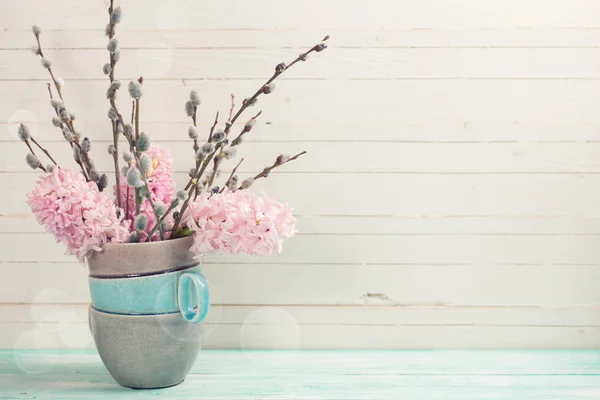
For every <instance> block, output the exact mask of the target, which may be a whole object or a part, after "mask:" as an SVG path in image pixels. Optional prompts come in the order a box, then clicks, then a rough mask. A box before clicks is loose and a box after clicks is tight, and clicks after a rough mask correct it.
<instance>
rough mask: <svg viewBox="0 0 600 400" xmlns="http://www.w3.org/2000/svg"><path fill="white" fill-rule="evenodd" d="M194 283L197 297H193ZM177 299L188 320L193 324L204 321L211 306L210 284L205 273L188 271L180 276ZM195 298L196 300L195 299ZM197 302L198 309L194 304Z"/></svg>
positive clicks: (194, 291)
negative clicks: (207, 282) (205, 277)
mask: <svg viewBox="0 0 600 400" xmlns="http://www.w3.org/2000/svg"><path fill="white" fill-rule="evenodd" d="M192 284H193V286H194V289H193V293H194V294H195V299H192V295H191V293H192ZM177 300H178V302H179V312H180V313H181V316H182V317H183V318H184V319H185V320H186V321H188V322H191V323H193V324H195V323H198V322H200V321H203V320H204V319H205V318H206V314H208V308H209V306H210V297H209V294H208V285H207V284H206V279H204V275H202V274H200V273H198V272H186V273H184V274H181V276H180V277H179V285H178V287H177ZM193 300H195V302H194V301H193ZM195 304H197V306H198V310H195V307H194V305H195Z"/></svg>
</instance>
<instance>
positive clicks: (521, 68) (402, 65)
mask: <svg viewBox="0 0 600 400" xmlns="http://www.w3.org/2000/svg"><path fill="white" fill-rule="evenodd" d="M315 40H318V39H315ZM312 45H313V43H312V42H308V43H307V44H306V47H307V48H310V46H312ZM298 52H299V50H298V49H297V48H293V49H277V50H272V49H248V50H247V49H214V50H213V49H206V50H205V49H201V50H199V49H190V50H187V49H186V50H182V49H171V48H168V47H166V46H159V47H157V48H156V49H138V50H131V51H125V50H123V56H122V58H121V61H120V62H119V64H118V67H117V77H120V78H122V79H132V78H134V77H136V76H139V75H143V76H144V78H146V79H160V78H184V79H198V78H203V79H238V78H247V79H259V78H262V77H263V76H266V75H267V74H269V73H270V72H271V71H272V70H273V68H274V66H275V65H277V64H278V63H280V62H282V61H286V62H287V61H288V60H293V59H295V58H296V57H297V56H298ZM45 55H46V57H48V58H49V59H50V60H52V62H53V69H54V71H59V73H60V74H61V76H62V77H63V78H64V79H102V78H103V76H104V75H103V73H102V65H104V64H105V63H106V62H108V60H109V58H108V52H107V51H106V49H98V50H48V51H46V52H45ZM506 60H513V62H510V63H506ZM599 66H600V52H599V51H598V49H597V48H589V49H586V48H562V49H556V48H552V49H534V48H522V49H505V48H496V49H489V48H487V49H480V48H475V49H456V48H453V49H443V48H442V49H427V48H420V49H416V48H412V49H399V48H393V49H377V48H375V49H336V48H335V47H333V46H332V48H331V49H328V50H327V51H326V52H324V53H322V54H319V55H316V56H313V57H311V59H310V62H306V63H303V64H301V65H300V66H298V67H295V68H294V71H293V72H290V73H289V74H290V75H289V76H292V77H294V78H305V79H325V78H327V79H388V78H389V79H423V78H430V79H432V78H519V79H526V78H535V79H545V78H563V79H564V78H586V79H591V78H595V79H597V78H599V77H600V72H598V71H599ZM47 74H48V72H47V71H46V70H45V69H44V68H41V66H40V64H39V60H38V59H36V58H35V57H33V56H32V54H31V51H30V50H29V49H26V50H15V51H2V52H0V76H2V77H10V79H11V80H14V79H23V80H25V79H47Z"/></svg>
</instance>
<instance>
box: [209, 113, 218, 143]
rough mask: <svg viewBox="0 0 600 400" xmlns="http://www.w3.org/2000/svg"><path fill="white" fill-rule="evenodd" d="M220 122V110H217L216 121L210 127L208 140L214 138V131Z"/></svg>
mask: <svg viewBox="0 0 600 400" xmlns="http://www.w3.org/2000/svg"><path fill="white" fill-rule="evenodd" d="M218 123H219V112H218V111H217V115H216V116H215V122H214V123H213V124H212V126H211V127H210V131H208V142H210V141H211V140H212V135H213V132H214V131H215V127H216V126H217V124H218Z"/></svg>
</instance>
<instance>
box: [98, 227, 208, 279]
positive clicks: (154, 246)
mask: <svg viewBox="0 0 600 400" xmlns="http://www.w3.org/2000/svg"><path fill="white" fill-rule="evenodd" d="M193 243H194V239H193V238H192V237H191V236H189V237H184V238H181V239H174V240H165V241H161V242H149V243H146V242H144V243H114V244H113V243H106V244H104V245H103V246H102V251H100V252H94V253H93V255H92V256H91V257H89V258H88V259H87V260H86V261H87V265H88V268H89V270H90V276H92V277H96V278H119V277H127V276H145V275H152V274H157V273H164V272H169V271H173V270H177V269H184V268H189V267H193V266H196V265H198V264H199V262H198V260H196V259H194V254H193V253H192V252H191V251H190V247H192V244H193Z"/></svg>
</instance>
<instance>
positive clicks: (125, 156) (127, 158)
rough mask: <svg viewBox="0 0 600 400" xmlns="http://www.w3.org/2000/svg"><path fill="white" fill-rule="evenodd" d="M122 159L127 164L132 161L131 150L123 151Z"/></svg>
mask: <svg viewBox="0 0 600 400" xmlns="http://www.w3.org/2000/svg"><path fill="white" fill-rule="evenodd" d="M123 160H124V161H125V162H126V163H128V164H129V163H130V162H132V161H133V154H131V152H129V151H124V152H123Z"/></svg>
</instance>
